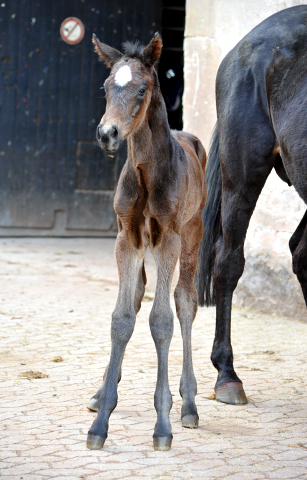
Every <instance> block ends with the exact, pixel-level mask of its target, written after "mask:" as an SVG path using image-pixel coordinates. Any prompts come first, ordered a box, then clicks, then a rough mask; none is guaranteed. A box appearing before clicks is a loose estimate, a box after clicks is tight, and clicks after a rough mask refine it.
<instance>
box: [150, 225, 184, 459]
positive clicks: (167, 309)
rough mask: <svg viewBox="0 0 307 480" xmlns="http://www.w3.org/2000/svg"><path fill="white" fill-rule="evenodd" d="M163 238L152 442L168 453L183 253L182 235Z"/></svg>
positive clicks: (155, 314) (154, 313)
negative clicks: (173, 299) (174, 298)
mask: <svg viewBox="0 0 307 480" xmlns="http://www.w3.org/2000/svg"><path fill="white" fill-rule="evenodd" d="M161 237H162V238H161V239H160V241H159V243H158V245H156V246H154V247H153V248H152V253H153V256H154V258H155V261H156V265H157V287H156V294H155V300H154V303H153V307H152V310H151V312H150V316H149V324H150V330H151V334H152V338H153V340H154V342H155V346H156V351H157V357H158V375H157V384H156V391H155V400H154V401H155V409H156V412H157V422H156V425H155V430H154V435H153V443H154V449H155V450H169V449H170V448H171V444H172V438H173V435H172V428H171V424H170V420H169V412H170V410H171V408H172V403H173V401H172V395H171V392H170V389H169V384H168V353H169V346H170V343H171V339H172V336H173V328H174V323H173V312H172V310H171V306H170V289H171V282H172V277H173V273H174V269H175V266H176V263H177V260H178V257H179V253H180V236H179V235H178V234H176V233H174V232H167V233H164V234H162V235H161Z"/></svg>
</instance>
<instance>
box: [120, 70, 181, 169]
mask: <svg viewBox="0 0 307 480" xmlns="http://www.w3.org/2000/svg"><path fill="white" fill-rule="evenodd" d="M128 152H129V156H130V157H131V160H132V162H133V165H134V166H135V167H138V166H140V165H142V164H148V163H152V162H159V163H161V162H167V161H168V160H169V158H170V156H171V152H172V136H171V130H170V127H169V124H168V118H167V111H166V107H165V102H164V99H163V97H162V93H161V90H160V85H159V80H158V75H157V72H156V71H155V70H154V72H153V88H152V95H151V102H150V104H149V107H148V109H147V113H146V117H145V119H144V121H143V123H142V124H141V125H140V127H139V128H138V130H137V131H136V132H134V133H133V134H132V135H131V136H130V137H129V138H128Z"/></svg>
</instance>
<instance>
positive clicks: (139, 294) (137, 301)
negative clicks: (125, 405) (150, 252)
mask: <svg viewBox="0 0 307 480" xmlns="http://www.w3.org/2000/svg"><path fill="white" fill-rule="evenodd" d="M145 285H146V273H145V266H144V260H143V264H142V266H141V268H140V269H139V275H138V281H137V285H136V290H135V297H134V310H135V313H138V311H139V310H140V308H141V302H142V299H143V296H144V292H145ZM108 369H109V365H108V366H107V368H106V370H105V372H104V375H103V380H105V378H106V375H107V373H108ZM121 373H122V372H121V367H120V369H119V372H118V380H117V383H119V382H120V380H121ZM103 386H104V383H103V384H102V386H101V387H100V388H99V390H98V391H97V392H96V393H95V395H93V396H92V398H91V399H90V401H89V403H88V406H87V408H88V409H89V410H91V411H93V412H98V409H99V398H100V394H101V392H102V390H103Z"/></svg>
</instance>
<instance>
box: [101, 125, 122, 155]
mask: <svg viewBox="0 0 307 480" xmlns="http://www.w3.org/2000/svg"><path fill="white" fill-rule="evenodd" d="M96 137H97V140H98V142H99V144H100V146H101V147H102V148H103V149H104V150H106V151H107V152H115V151H116V150H118V148H119V146H120V144H121V140H122V139H121V135H120V133H119V129H118V127H117V126H116V125H103V124H101V123H100V124H99V125H98V127H97V131H96Z"/></svg>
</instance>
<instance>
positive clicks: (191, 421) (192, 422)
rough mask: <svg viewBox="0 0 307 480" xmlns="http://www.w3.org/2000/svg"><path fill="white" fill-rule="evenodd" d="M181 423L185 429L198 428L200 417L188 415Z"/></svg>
mask: <svg viewBox="0 0 307 480" xmlns="http://www.w3.org/2000/svg"><path fill="white" fill-rule="evenodd" d="M181 423H182V426H183V427H186V428H197V427H198V415H195V414H192V413H188V414H187V415H184V416H183V417H182V418H181Z"/></svg>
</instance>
